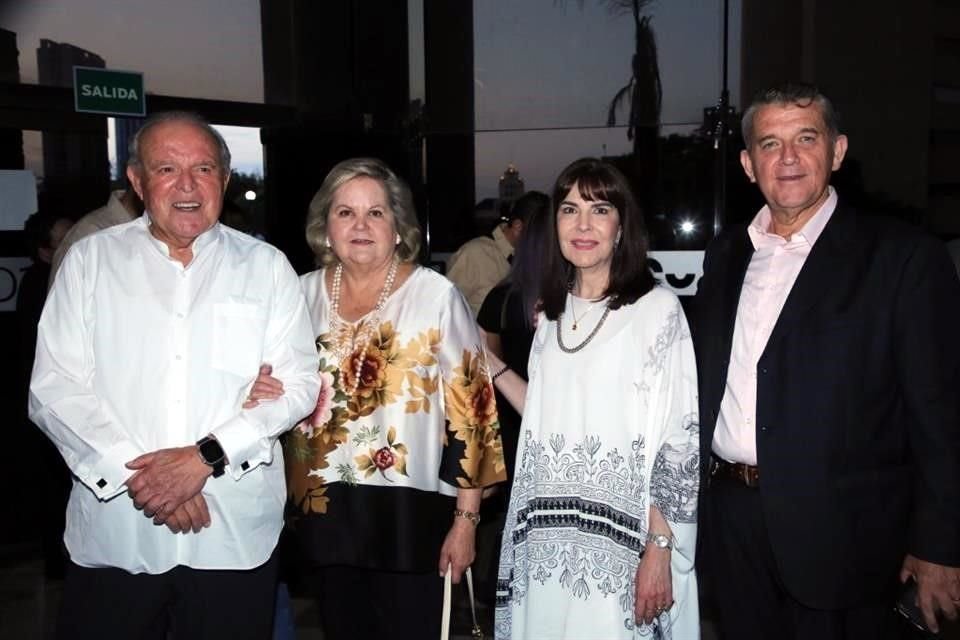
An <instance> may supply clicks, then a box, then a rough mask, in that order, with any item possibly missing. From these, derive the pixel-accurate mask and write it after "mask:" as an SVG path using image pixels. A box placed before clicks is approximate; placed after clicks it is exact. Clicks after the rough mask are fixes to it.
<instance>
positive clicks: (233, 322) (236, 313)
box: [212, 302, 266, 378]
mask: <svg viewBox="0 0 960 640" xmlns="http://www.w3.org/2000/svg"><path fill="white" fill-rule="evenodd" d="M265 331H266V313H265V311H264V310H263V309H262V308H261V307H259V306H258V305H254V304H244V303H238V302H224V303H219V304H215V305H213V341H212V342H213V344H212V348H213V354H212V357H213V367H214V368H215V369H220V370H222V371H229V372H230V373H233V374H236V375H238V376H244V377H250V378H253V377H254V376H256V375H257V369H258V368H259V367H260V364H261V361H262V359H263V339H264V333H265Z"/></svg>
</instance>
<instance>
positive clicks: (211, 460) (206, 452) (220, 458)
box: [197, 436, 226, 478]
mask: <svg viewBox="0 0 960 640" xmlns="http://www.w3.org/2000/svg"><path fill="white" fill-rule="evenodd" d="M197 452H198V453H199V454H200V460H201V461H202V462H203V464H205V465H207V466H208V467H211V468H212V469H213V477H214V478H219V477H220V476H222V475H223V471H224V467H225V466H226V455H225V454H224V452H223V447H221V446H220V443H219V442H217V440H216V438H211V437H210V436H205V437H203V438H200V439H199V440H197Z"/></svg>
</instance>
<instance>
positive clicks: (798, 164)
mask: <svg viewBox="0 0 960 640" xmlns="http://www.w3.org/2000/svg"><path fill="white" fill-rule="evenodd" d="M743 133H744V141H745V145H746V150H745V151H743V152H741V162H742V164H743V168H744V171H745V172H746V174H747V176H748V177H749V178H750V180H751V181H752V182H755V183H757V185H758V186H759V188H760V191H761V192H762V193H763V195H764V198H765V200H766V203H767V204H766V206H765V207H763V208H762V209H761V210H760V212H759V213H758V214H757V216H756V217H755V218H754V219H753V221H752V222H751V223H750V224H749V225H747V226H742V225H741V226H733V227H731V228H729V229H728V230H726V231H725V232H724V233H723V234H721V235H720V236H719V237H718V238H717V239H716V240H715V241H714V242H713V243H712V244H711V246H710V248H709V249H708V251H707V255H706V258H705V262H704V277H703V279H702V281H701V283H700V288H699V291H698V294H697V300H696V309H695V312H696V316H695V317H696V333H695V339H696V345H697V358H698V367H699V374H700V380H701V382H700V412H701V423H702V424H701V454H702V469H703V473H704V478H703V482H702V483H701V488H702V493H701V509H700V513H701V514H703V521H702V525H703V526H702V528H701V531H702V533H703V535H702V538H701V541H702V551H703V560H704V562H705V567H706V573H707V574H708V575H709V576H710V577H711V578H712V581H713V586H714V588H713V595H714V596H715V598H716V603H717V605H718V607H717V608H718V611H717V614H718V618H719V620H718V622H719V626H720V632H721V636H722V637H724V638H731V639H732V638H736V639H741V638H763V639H772V638H796V639H798V640H799V639H807V638H811V639H812V638H817V639H818V640H820V639H834V638H836V639H844V640H859V639H861V638H864V639H867V638H869V639H871V640H872V639H875V638H884V637H896V636H895V633H896V631H895V629H897V628H899V625H898V623H897V622H896V620H895V619H894V616H895V614H893V609H892V605H893V602H894V601H895V599H896V597H897V594H898V591H899V588H900V586H899V584H898V578H899V579H900V580H905V579H907V578H908V577H909V578H912V579H915V580H916V582H917V583H918V585H919V596H918V601H919V604H920V606H921V608H922V611H923V614H924V618H925V619H926V621H927V624H929V625H930V626H931V627H932V628H934V629H935V628H936V627H937V616H938V615H941V617H942V616H946V617H948V618H951V619H953V618H955V617H956V615H957V609H958V606H960V604H958V603H960V569H958V568H957V567H958V566H960V340H958V339H957V338H958V336H957V332H958V331H960V281H958V279H957V275H956V273H955V272H954V270H953V267H952V265H951V264H950V260H949V258H948V257H947V254H946V251H945V250H944V249H943V247H942V245H941V244H940V243H938V242H936V241H935V240H934V239H932V238H927V237H926V236H924V235H922V234H921V233H919V232H917V231H915V230H913V229H911V228H910V227H908V226H906V225H903V224H900V223H897V222H896V221H893V220H887V219H884V218H880V217H872V216H869V215H865V214H864V212H856V211H854V210H852V209H851V208H849V207H847V206H845V205H844V202H843V199H842V196H838V194H837V193H836V191H834V190H833V188H832V187H830V185H829V182H830V175H831V173H832V171H835V170H836V169H838V168H839V167H840V165H841V163H842V162H843V157H844V154H845V153H846V150H847V139H846V137H845V136H843V135H841V134H840V133H839V131H838V128H837V122H836V115H835V113H834V110H833V107H832V106H831V104H830V102H829V100H827V98H825V97H824V96H823V95H822V94H820V93H819V92H818V91H817V90H816V88H814V87H811V86H808V85H783V86H781V87H778V88H775V89H771V90H768V91H766V92H763V93H762V94H760V95H759V96H758V97H757V99H755V100H754V102H753V104H752V105H751V106H750V108H749V109H748V110H747V111H746V112H745V114H744V117H743ZM708 485H709V486H708ZM703 488H705V489H703Z"/></svg>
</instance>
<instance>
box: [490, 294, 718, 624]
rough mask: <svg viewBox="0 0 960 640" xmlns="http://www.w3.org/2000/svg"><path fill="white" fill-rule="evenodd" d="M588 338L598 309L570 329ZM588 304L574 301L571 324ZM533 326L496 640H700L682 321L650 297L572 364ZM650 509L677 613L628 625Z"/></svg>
mask: <svg viewBox="0 0 960 640" xmlns="http://www.w3.org/2000/svg"><path fill="white" fill-rule="evenodd" d="M570 304H571V303H570V298H569V297H568V300H567V310H566V312H565V313H564V320H563V329H562V330H563V339H564V344H565V345H567V346H568V347H570V346H575V345H577V344H579V343H580V342H581V341H582V340H583V338H584V337H586V335H587V334H588V333H589V332H590V331H591V330H593V328H594V327H595V326H596V323H597V322H598V321H599V319H600V316H601V314H602V309H601V308H599V307H601V305H597V307H598V308H597V309H595V310H592V311H590V312H588V313H587V315H586V317H584V318H580V319H579V323H578V324H579V327H578V331H576V332H574V331H572V330H571V321H570V318H571V317H572V315H571V309H570ZM588 305H589V302H586V301H582V300H579V299H578V300H577V302H576V307H577V310H578V312H581V313H582V310H583V309H585V308H586V307H587V306H588ZM556 332H557V323H556V322H548V321H546V320H544V319H543V318H542V317H541V322H540V325H539V327H538V329H537V334H536V337H535V338H534V344H533V349H532V351H531V354H530V366H529V373H530V383H529V386H528V389H527V396H526V406H525V411H524V416H523V425H522V429H521V442H520V447H519V451H518V452H517V471H516V477H515V481H514V486H513V493H512V495H511V498H510V507H509V511H508V513H507V522H506V526H505V528H504V537H503V545H502V550H501V558H500V570H499V576H498V593H497V610H496V638H497V639H498V640H507V639H513V640H521V639H524V638H537V639H538V640H549V639H551V638H557V639H560V638H564V639H566V640H578V639H588V638H589V639H590V640H601V639H607V638H611V639H612V638H616V639H621V638H673V639H684V638H699V637H700V631H699V615H698V606H697V582H696V576H695V573H694V569H693V559H694V547H695V542H696V526H697V525H696V522H697V496H698V490H699V471H698V470H699V425H698V419H697V379H696V364H695V362H694V356H693V345H692V343H691V340H690V332H689V329H688V327H687V322H686V319H685V318H684V315H683V310H682V309H681V307H680V303H679V301H678V300H677V298H676V297H675V296H674V295H673V294H672V293H670V292H668V291H666V290H664V289H660V288H655V289H654V290H652V291H651V292H649V293H648V294H646V295H645V296H643V297H642V298H640V300H638V301H637V302H636V303H634V304H632V305H628V306H625V307H621V308H620V309H618V310H616V311H613V312H611V313H610V315H609V317H608V318H607V320H606V323H605V324H604V325H603V326H602V327H601V329H600V331H599V332H598V333H597V335H596V337H595V338H594V339H593V341H591V342H590V343H589V344H588V345H587V346H586V347H585V348H583V349H582V350H580V351H578V352H576V353H564V352H562V351H561V350H560V349H559V347H558V345H557V336H556ZM650 504H653V505H655V506H656V507H657V508H658V509H659V510H660V512H661V513H662V514H663V516H664V517H665V518H666V519H667V521H668V523H669V525H670V528H671V530H672V531H673V534H674V536H675V538H676V542H675V547H674V551H673V552H672V554H671V574H672V580H673V596H674V600H675V604H674V605H673V607H672V608H671V609H670V610H669V611H667V612H666V613H664V614H662V615H661V616H660V618H659V619H658V620H655V621H654V623H653V624H652V625H643V624H641V625H636V624H635V621H634V616H633V604H634V576H635V573H636V568H637V564H638V561H639V555H640V553H641V551H642V550H643V546H644V541H645V540H646V535H647V527H648V523H649V514H648V511H647V509H648V506H649V505H650Z"/></svg>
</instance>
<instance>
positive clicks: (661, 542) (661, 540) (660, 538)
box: [647, 533, 673, 550]
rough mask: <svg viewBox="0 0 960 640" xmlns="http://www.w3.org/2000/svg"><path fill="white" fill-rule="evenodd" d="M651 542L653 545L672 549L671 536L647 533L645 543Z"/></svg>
mask: <svg viewBox="0 0 960 640" xmlns="http://www.w3.org/2000/svg"><path fill="white" fill-rule="evenodd" d="M650 543H653V545H654V546H656V547H660V548H661V549H671V550H672V549H673V538H671V537H670V536H665V535H663V534H662V533H648V534H647V544H650Z"/></svg>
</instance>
